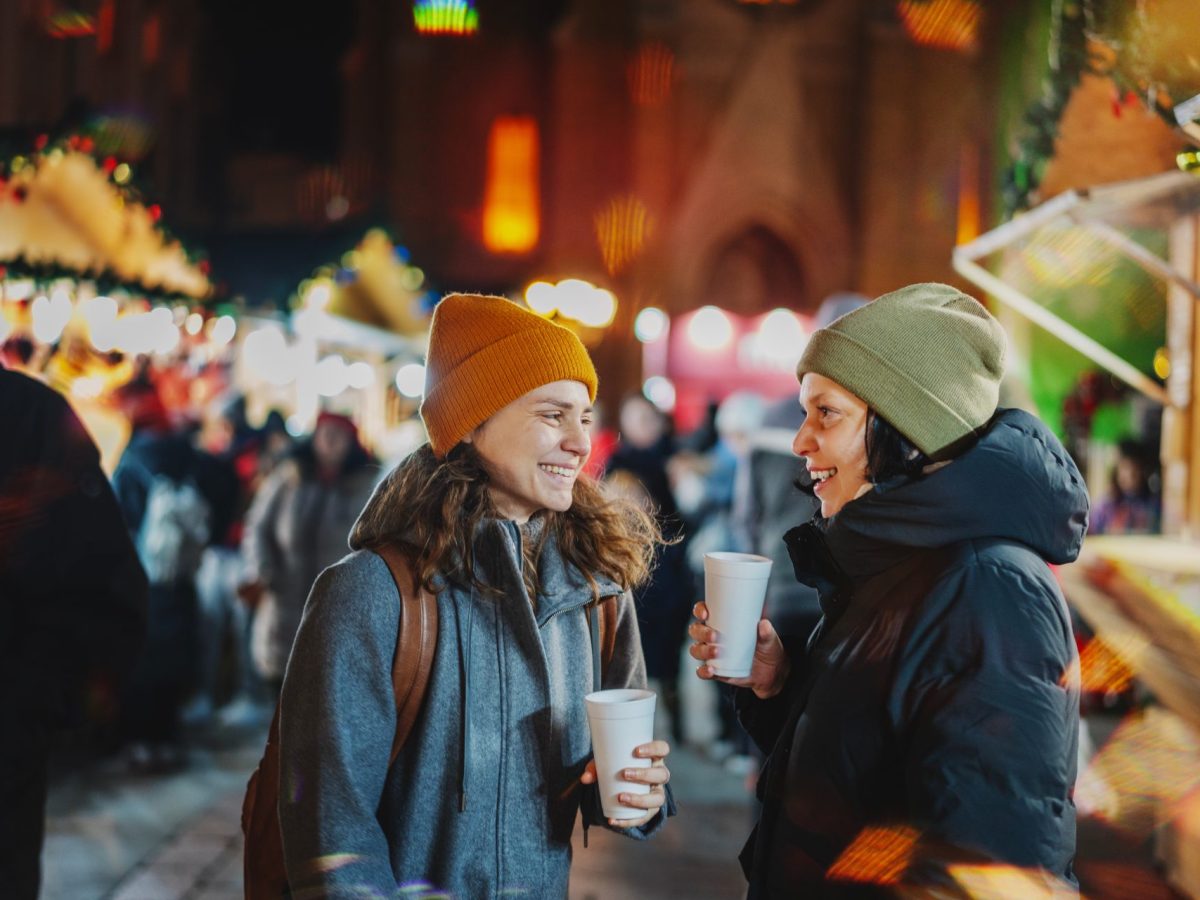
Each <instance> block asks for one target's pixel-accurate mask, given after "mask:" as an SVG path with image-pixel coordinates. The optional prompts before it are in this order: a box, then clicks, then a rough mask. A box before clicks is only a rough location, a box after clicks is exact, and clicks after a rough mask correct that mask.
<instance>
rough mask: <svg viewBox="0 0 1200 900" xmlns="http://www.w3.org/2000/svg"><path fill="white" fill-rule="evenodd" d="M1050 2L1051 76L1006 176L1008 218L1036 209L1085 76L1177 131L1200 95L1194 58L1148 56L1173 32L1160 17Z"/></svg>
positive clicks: (1119, 6) (1078, 1)
mask: <svg viewBox="0 0 1200 900" xmlns="http://www.w3.org/2000/svg"><path fill="white" fill-rule="evenodd" d="M1048 2H1050V3H1051V4H1052V10H1053V11H1052V15H1051V17H1052V25H1051V27H1052V28H1053V32H1052V34H1051V39H1050V69H1049V73H1048V75H1047V76H1046V78H1045V80H1044V81H1043V84H1042V93H1041V96H1040V97H1039V98H1038V99H1037V100H1035V101H1034V102H1033V104H1032V105H1031V106H1030V107H1029V108H1028V110H1027V111H1026V113H1025V116H1024V122H1023V129H1022V134H1021V137H1020V138H1019V139H1018V140H1017V145H1016V148H1015V150H1014V152H1013V157H1012V161H1011V163H1010V165H1009V166H1008V168H1007V169H1006V170H1005V171H1004V173H1003V176H1002V184H1001V199H1002V202H1003V206H1004V211H1005V216H1006V218H1011V217H1012V216H1013V215H1014V214H1015V213H1017V212H1020V211H1021V210H1024V209H1028V208H1029V206H1030V205H1032V203H1033V202H1034V201H1035V199H1036V196H1037V189H1038V186H1039V185H1040V184H1041V181H1042V178H1043V177H1044V175H1045V172H1046V167H1047V165H1048V164H1049V162H1050V160H1051V159H1052V158H1053V157H1054V147H1055V142H1056V141H1057V139H1058V134H1059V123H1060V122H1061V120H1062V116H1063V112H1064V111H1065V110H1066V107H1067V103H1068V102H1069V101H1070V99H1071V94H1072V93H1073V92H1074V90H1075V88H1076V87H1078V86H1079V82H1080V81H1081V80H1082V78H1083V76H1084V75H1086V74H1091V75H1099V76H1102V77H1106V78H1109V79H1111V80H1112V82H1113V84H1114V88H1115V90H1116V91H1117V93H1118V95H1119V96H1134V97H1136V98H1137V99H1138V100H1140V101H1141V102H1142V103H1143V104H1144V105H1145V106H1146V108H1147V109H1149V110H1151V111H1153V112H1154V113H1156V114H1157V115H1158V116H1159V117H1160V118H1162V119H1163V120H1164V121H1165V122H1166V123H1167V124H1169V125H1171V126H1172V127H1175V125H1176V122H1175V116H1174V104H1175V103H1176V102H1179V101H1181V100H1183V99H1186V98H1187V97H1190V96H1192V95H1194V94H1195V93H1197V92H1200V64H1198V63H1197V62H1196V61H1195V60H1194V59H1193V58H1192V57H1191V56H1189V57H1188V58H1186V59H1180V60H1167V61H1165V62H1164V61H1161V60H1156V59H1153V58H1152V57H1151V54H1150V52H1149V49H1148V48H1149V47H1150V46H1152V45H1153V44H1154V43H1156V42H1157V40H1156V39H1157V38H1158V37H1159V32H1160V31H1163V30H1168V29H1170V28H1171V24H1170V23H1163V22H1159V21H1158V20H1156V19H1155V18H1154V17H1153V16H1151V15H1150V13H1151V12H1153V10H1148V9H1145V8H1140V7H1139V6H1138V5H1136V4H1133V3H1130V2H1129V0H1048ZM1164 33H1169V30H1168V31H1165V32H1164ZM1093 48H1099V49H1098V50H1096V49H1093Z"/></svg>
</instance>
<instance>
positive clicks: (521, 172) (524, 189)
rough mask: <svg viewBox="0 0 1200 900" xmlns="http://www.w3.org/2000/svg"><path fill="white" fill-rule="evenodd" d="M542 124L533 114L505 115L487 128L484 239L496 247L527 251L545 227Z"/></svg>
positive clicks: (510, 251)
mask: <svg viewBox="0 0 1200 900" xmlns="http://www.w3.org/2000/svg"><path fill="white" fill-rule="evenodd" d="M539 203H540V199H539V192H538V126H537V121H536V120H535V119H533V118H532V117H530V116H501V117H499V118H497V119H496V120H495V121H494V122H493V123H492V128H491V131H490V133H489V134H488V162H487V181H486V185H485V189H484V198H483V243H484V246H485V247H487V248H488V249H489V250H491V251H492V252H494V253H527V252H529V251H530V250H532V249H533V248H534V247H536V246H537V243H538V236H539V229H540V227H541V223H540V218H539V216H540V214H539Z"/></svg>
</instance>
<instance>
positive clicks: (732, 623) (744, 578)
mask: <svg viewBox="0 0 1200 900" xmlns="http://www.w3.org/2000/svg"><path fill="white" fill-rule="evenodd" d="M770 575H771V560H770V559H768V558H767V557H765V556H756V555H755V554H753V553H726V552H717V553H705V554H704V602H705V603H706V604H707V605H708V623H707V624H708V626H709V627H710V628H712V629H714V630H715V631H716V632H717V641H716V643H717V647H718V650H717V658H716V659H711V660H709V662H708V664H709V666H710V667H711V668H712V670H713V671H714V672H716V673H717V674H718V675H720V676H721V677H723V678H745V677H746V676H747V675H749V674H750V666H751V665H752V664H753V663H754V647H755V644H756V643H757V642H758V622H759V620H760V619H761V618H762V611H763V603H764V602H765V601H766V598H767V579H768V578H769V577H770Z"/></svg>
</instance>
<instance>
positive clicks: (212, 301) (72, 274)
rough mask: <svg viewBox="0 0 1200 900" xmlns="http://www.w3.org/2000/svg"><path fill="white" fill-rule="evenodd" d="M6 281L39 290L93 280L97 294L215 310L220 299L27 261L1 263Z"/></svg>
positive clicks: (106, 271) (99, 272)
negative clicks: (25, 282)
mask: <svg viewBox="0 0 1200 900" xmlns="http://www.w3.org/2000/svg"><path fill="white" fill-rule="evenodd" d="M4 279H9V280H17V279H28V280H30V281H32V282H33V283H34V284H35V285H37V287H38V288H39V289H43V288H46V287H48V286H49V285H50V284H52V283H53V282H55V281H62V280H68V281H90V282H92V283H93V284H95V286H96V293H97V294H101V295H109V294H114V293H117V294H128V295H131V296H134V297H141V298H143V299H145V300H148V301H149V302H150V303H151V304H153V305H174V304H177V303H182V304H185V305H187V306H188V307H189V308H193V309H197V308H199V309H211V308H214V307H215V305H216V303H217V299H216V298H214V297H212V296H211V295H210V296H208V297H191V296H188V295H186V294H180V293H178V292H176V291H166V290H163V289H162V288H155V287H146V286H145V285H142V284H141V283H135V282H131V281H129V279H127V278H122V277H121V276H120V275H118V274H117V273H116V272H114V271H112V269H103V270H94V269H93V270H83V271H80V270H79V269H69V268H67V267H65V266H60V265H55V264H46V263H29V262H26V261H25V260H24V259H12V260H0V280H4Z"/></svg>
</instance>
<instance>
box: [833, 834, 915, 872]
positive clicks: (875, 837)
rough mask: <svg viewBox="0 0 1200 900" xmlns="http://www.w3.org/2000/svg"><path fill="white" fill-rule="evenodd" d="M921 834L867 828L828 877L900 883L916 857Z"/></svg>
mask: <svg viewBox="0 0 1200 900" xmlns="http://www.w3.org/2000/svg"><path fill="white" fill-rule="evenodd" d="M919 837H920V835H919V834H918V833H917V832H916V831H915V830H914V829H912V828H906V827H904V826H897V827H895V828H864V829H863V830H862V831H861V832H860V833H859V835H858V837H856V838H855V839H854V842H853V843H851V844H850V846H849V847H847V848H846V849H845V850H843V851H842V855H841V856H839V857H838V858H837V859H836V860H835V861H834V863H833V865H832V866H830V867H829V871H828V872H826V873H825V877H826V878H828V879H831V880H838V881H857V882H859V883H865V884H896V883H897V882H899V881H900V879H901V878H903V877H904V870H905V869H907V868H908V864H909V862H910V861H911V860H912V856H913V850H914V849H915V848H916V846H917V839H918V838H919Z"/></svg>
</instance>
